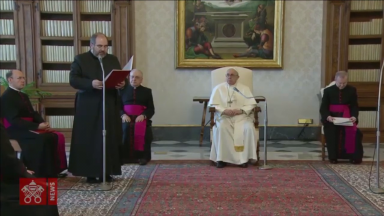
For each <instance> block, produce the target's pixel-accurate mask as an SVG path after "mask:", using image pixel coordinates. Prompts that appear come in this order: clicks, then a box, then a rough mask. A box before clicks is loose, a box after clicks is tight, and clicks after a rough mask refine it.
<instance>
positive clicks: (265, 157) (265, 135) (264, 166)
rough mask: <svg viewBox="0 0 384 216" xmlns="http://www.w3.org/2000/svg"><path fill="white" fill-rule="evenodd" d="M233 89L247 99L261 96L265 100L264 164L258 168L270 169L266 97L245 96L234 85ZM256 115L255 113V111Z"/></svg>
mask: <svg viewBox="0 0 384 216" xmlns="http://www.w3.org/2000/svg"><path fill="white" fill-rule="evenodd" d="M233 90H234V91H236V92H237V93H239V94H241V95H242V96H243V97H244V98H247V99H256V98H263V99H264V102H265V113H264V165H263V166H260V167H259V169H260V170H270V169H272V167H271V166H268V165H267V126H268V110H267V98H265V97H264V96H255V97H247V96H245V95H244V94H243V93H241V92H240V91H239V89H237V88H236V87H234V88H233ZM255 115H257V113H255Z"/></svg>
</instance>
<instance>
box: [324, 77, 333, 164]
mask: <svg viewBox="0 0 384 216" xmlns="http://www.w3.org/2000/svg"><path fill="white" fill-rule="evenodd" d="M335 84H336V83H335V81H333V82H331V83H330V84H329V85H327V86H326V87H324V88H322V89H321V90H320V93H321V98H323V95H324V89H326V88H328V87H331V86H333V85H335ZM320 103H321V102H320ZM320 142H321V159H322V160H323V161H325V148H326V147H327V143H326V141H325V136H324V125H321V138H320Z"/></svg>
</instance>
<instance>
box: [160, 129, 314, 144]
mask: <svg viewBox="0 0 384 216" xmlns="http://www.w3.org/2000/svg"><path fill="white" fill-rule="evenodd" d="M200 130H201V127H200V126H189V127H186V126H179V127H177V126H169V127H166V126H153V127H152V131H153V138H154V141H158V140H177V141H188V140H199V139H200ZM302 130H303V127H297V126H268V130H267V137H268V140H310V141H312V140H319V137H320V127H318V126H316V127H314V126H312V127H306V128H305V129H304V131H303V132H302V133H301V135H300V136H299V134H300V132H301V131H302ZM263 139H264V127H260V140H263ZM209 140H210V133H209V127H205V128H204V141H209Z"/></svg>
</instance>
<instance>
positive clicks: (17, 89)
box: [8, 86, 20, 92]
mask: <svg viewBox="0 0 384 216" xmlns="http://www.w3.org/2000/svg"><path fill="white" fill-rule="evenodd" d="M8 87H9V88H11V89H13V90H15V91H18V92H20V90H18V89H15V88H14V87H12V86H8Z"/></svg>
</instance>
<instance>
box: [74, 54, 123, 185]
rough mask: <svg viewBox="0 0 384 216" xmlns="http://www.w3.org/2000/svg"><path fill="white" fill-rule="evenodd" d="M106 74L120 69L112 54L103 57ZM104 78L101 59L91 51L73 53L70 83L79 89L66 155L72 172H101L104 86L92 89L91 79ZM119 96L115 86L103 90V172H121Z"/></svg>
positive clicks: (84, 173)
mask: <svg viewBox="0 0 384 216" xmlns="http://www.w3.org/2000/svg"><path fill="white" fill-rule="evenodd" d="M102 61H103V65H104V71H105V76H107V75H108V74H109V73H110V72H111V71H112V70H113V69H121V66H120V63H119V60H118V59H117V57H116V56H114V55H109V54H108V55H106V56H105V57H104V58H103V59H102ZM95 79H96V80H100V81H102V80H103V76H102V69H101V65H100V62H99V60H98V58H97V57H95V56H94V55H93V54H92V53H91V52H86V53H83V54H80V55H77V56H76V57H75V60H74V61H73V62H72V65H71V71H70V80H69V81H70V85H71V86H72V87H73V88H75V89H78V92H77V93H76V99H75V109H76V113H75V117H74V122H73V130H72V142H71V150H70V156H69V158H70V159H69V169H68V171H69V172H71V173H72V174H73V175H75V176H84V177H94V178H97V177H102V173H103V134H102V130H103V90H101V89H94V88H93V86H92V81H93V80H95ZM120 108H121V98H120V96H119V93H118V90H116V89H115V88H113V89H106V90H105V109H106V110H105V121H106V127H105V128H106V175H121V164H120V159H119V148H120V147H121V145H122V125H121V118H120Z"/></svg>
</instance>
